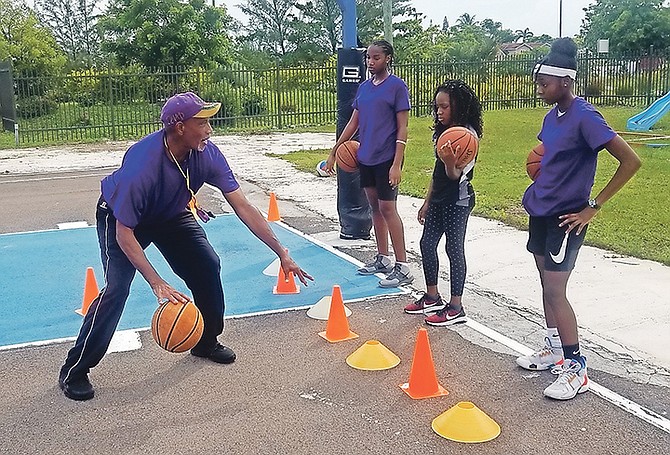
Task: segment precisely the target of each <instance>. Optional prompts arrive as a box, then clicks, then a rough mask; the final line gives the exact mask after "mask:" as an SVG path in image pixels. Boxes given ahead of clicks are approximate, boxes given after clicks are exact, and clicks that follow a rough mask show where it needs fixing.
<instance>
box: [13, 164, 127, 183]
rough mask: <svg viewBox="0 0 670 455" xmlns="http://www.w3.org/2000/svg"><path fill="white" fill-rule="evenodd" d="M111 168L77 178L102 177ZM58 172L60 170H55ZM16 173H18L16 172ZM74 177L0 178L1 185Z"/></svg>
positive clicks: (70, 177)
mask: <svg viewBox="0 0 670 455" xmlns="http://www.w3.org/2000/svg"><path fill="white" fill-rule="evenodd" d="M109 169H115V168H114V167H109V168H107V171H106V172H100V173H96V174H84V175H77V178H85V177H100V176H106V175H108V174H109ZM55 172H58V171H55ZM62 172H71V171H62ZM14 175H16V174H14ZM72 178H73V177H72V176H71V175H63V176H57V177H35V178H24V179H16V180H13V179H8V180H0V185H1V184H3V183H25V182H41V181H44V180H47V181H48V180H70V179H72Z"/></svg>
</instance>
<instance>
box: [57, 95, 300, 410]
mask: <svg viewBox="0 0 670 455" xmlns="http://www.w3.org/2000/svg"><path fill="white" fill-rule="evenodd" d="M220 107H221V104H220V103H205V102H204V101H203V100H201V99H200V98H199V97H198V96H197V95H195V94H194V93H191V92H187V93H179V94H176V95H174V96H173V97H171V98H170V99H168V100H167V102H166V103H165V105H164V106H163V108H162V111H161V121H162V123H163V125H164V128H162V129H161V130H159V131H157V132H155V133H152V134H150V135H148V136H146V137H144V138H143V139H141V140H140V141H138V142H137V143H136V144H134V145H133V146H131V147H130V148H129V149H128V151H127V152H126V154H125V156H124V158H123V162H122V164H121V167H120V168H119V169H117V170H116V171H115V172H113V173H112V174H111V175H109V176H107V177H105V178H104V179H103V180H102V184H101V190H102V191H101V192H102V194H101V196H100V199H99V201H98V204H97V209H96V220H97V232H98V241H99V244H100V251H101V258H102V265H103V269H104V273H105V284H104V287H103V288H102V290H101V291H100V294H99V295H98V296H97V297H96V298H95V300H94V301H93V302H92V303H91V306H90V308H89V310H88V312H87V313H86V316H85V318H84V322H83V324H82V327H81V329H80V332H79V336H78V337H77V341H76V342H75V345H74V347H73V348H72V349H71V350H70V352H69V353H68V356H67V359H66V360H65V364H64V365H63V367H62V368H61V370H60V376H59V385H60V387H61V389H62V390H63V393H64V394H65V396H66V397H68V398H71V399H73V400H88V399H91V398H93V395H94V391H93V386H92V385H91V382H90V381H89V379H88V373H89V371H90V369H91V368H92V367H94V366H96V365H97V364H98V363H99V362H100V360H102V357H103V356H104V354H105V352H106V351H107V348H108V346H109V343H110V341H111V339H112V335H113V334H114V331H115V330H116V327H117V325H118V323H119V319H120V318H121V313H122V312H123V308H124V306H125V302H126V300H127V298H128V294H129V292H130V285H131V283H132V281H133V278H134V276H135V271H136V270H137V271H139V272H140V274H141V275H142V277H144V279H145V280H146V281H147V283H149V285H150V286H151V289H152V290H153V292H154V294H155V295H156V298H157V299H158V302H159V303H165V302H172V303H179V302H188V301H189V300H191V299H190V297H189V296H188V295H186V294H184V293H182V292H181V291H179V290H177V289H176V288H175V287H173V286H172V285H170V284H169V283H168V282H166V281H165V280H164V279H163V278H161V277H160V276H159V275H158V273H157V272H156V270H155V268H154V267H153V266H152V265H151V263H150V262H149V260H148V259H147V257H146V255H145V254H144V249H145V248H146V247H147V246H149V245H150V244H151V243H154V244H155V245H156V247H157V248H158V250H159V251H160V252H161V253H162V254H163V256H164V257H165V259H166V260H167V262H168V264H170V267H171V268H172V270H173V271H174V272H175V273H176V274H177V275H178V276H179V277H180V278H182V279H183V280H184V282H185V283H186V286H187V287H188V288H189V290H190V291H191V293H192V294H193V301H194V303H195V304H196V306H197V307H198V308H199V309H200V312H201V313H202V316H203V319H204V331H203V334H202V337H201V339H200V341H199V343H198V344H197V345H196V346H195V347H194V348H193V349H192V350H191V354H193V355H194V356H197V357H204V358H207V359H209V360H212V361H214V362H217V363H232V362H233V361H235V357H236V356H235V353H234V352H233V350H232V349H230V348H228V347H226V346H223V345H222V344H220V343H219V342H218V340H217V337H218V335H220V334H221V333H222V332H223V315H224V296H223V287H222V283H221V275H220V272H221V265H220V259H219V257H218V255H217V254H216V252H215V251H214V249H213V248H212V246H211V244H210V243H209V241H208V240H207V236H206V235H205V231H204V230H203V228H202V226H201V225H200V224H198V221H197V220H196V218H200V220H201V221H203V222H206V221H208V220H209V218H210V217H212V216H213V214H212V213H211V212H208V211H206V210H203V209H202V208H201V207H200V206H199V205H198V202H197V200H196V198H195V194H196V193H197V192H198V190H199V189H200V188H201V187H202V186H203V184H204V183H209V184H210V185H213V186H215V187H217V188H219V189H220V190H221V192H222V193H223V195H224V197H225V198H226V200H227V201H228V203H229V204H230V206H231V207H232V208H233V210H234V211H235V214H236V215H237V216H238V217H239V218H240V219H241V220H242V222H243V223H244V224H245V225H246V226H247V227H248V228H249V229H250V230H251V232H252V233H253V234H254V235H255V236H256V237H258V238H259V239H260V240H261V241H262V242H263V243H265V244H266V245H268V247H270V248H271V249H272V250H273V251H274V252H275V253H276V254H277V256H279V258H280V260H281V266H282V268H283V269H284V271H285V272H286V273H287V274H288V273H289V272H292V273H293V274H294V275H295V276H297V277H298V279H299V280H300V281H301V282H302V283H303V284H304V285H307V280H311V279H312V277H311V276H310V275H308V274H307V273H306V272H305V271H303V270H302V269H301V268H300V267H299V266H298V265H297V264H296V263H295V262H294V261H293V259H291V257H290V256H289V255H288V253H287V251H286V249H285V248H284V247H283V246H282V245H281V243H280V242H279V241H278V240H277V238H276V237H275V235H274V233H273V232H272V229H270V226H269V225H268V223H267V221H266V220H265V218H264V217H263V215H262V214H261V213H260V212H259V211H258V209H256V207H254V206H253V205H251V204H250V203H249V201H248V200H247V198H246V196H245V195H244V193H243V192H242V190H241V188H240V185H239V184H238V182H237V181H236V179H235V176H234V175H233V172H232V170H231V169H230V167H229V165H228V162H227V161H226V158H225V157H224V156H223V154H222V153H221V151H220V150H219V149H218V147H217V146H216V145H214V144H213V143H212V142H210V141H209V137H210V135H211V133H212V127H211V126H210V123H209V118H210V117H212V116H214V115H215V114H216V113H217V112H218V111H219V109H220Z"/></svg>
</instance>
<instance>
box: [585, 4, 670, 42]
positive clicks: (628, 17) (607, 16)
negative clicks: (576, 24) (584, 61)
mask: <svg viewBox="0 0 670 455" xmlns="http://www.w3.org/2000/svg"><path fill="white" fill-rule="evenodd" d="M663 4H664V2H663V0H597V1H596V2H595V3H594V4H592V5H590V6H589V7H587V8H584V11H585V12H586V15H585V17H584V20H583V22H582V28H581V35H582V37H583V39H584V44H585V45H586V47H587V48H588V49H592V50H594V49H595V48H596V43H597V41H598V40H599V39H609V42H610V52H611V53H612V54H613V55H622V54H627V53H639V52H645V51H648V50H649V49H650V46H654V49H657V50H668V49H670V41H668V36H670V9H669V8H667V7H664V6H663Z"/></svg>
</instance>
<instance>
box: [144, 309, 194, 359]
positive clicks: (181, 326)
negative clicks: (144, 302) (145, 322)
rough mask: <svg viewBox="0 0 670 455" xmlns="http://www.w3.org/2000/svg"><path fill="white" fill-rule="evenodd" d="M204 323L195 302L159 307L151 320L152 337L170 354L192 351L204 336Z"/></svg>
mask: <svg viewBox="0 0 670 455" xmlns="http://www.w3.org/2000/svg"><path fill="white" fill-rule="evenodd" d="M203 329H204V323H203V320H202V315H201V314H200V310H198V307H196V306H195V304H194V303H193V302H188V303H178V304H176V305H175V304H174V303H171V302H168V303H164V304H163V305H161V306H159V307H158V308H157V309H156V311H155V312H154V316H153V318H151V335H153V337H154V340H155V341H156V343H158V346H160V347H161V348H163V349H165V350H166V351H170V352H184V351H188V350H189V349H192V348H193V347H194V346H195V345H196V344H198V341H200V337H201V336H202V331H203Z"/></svg>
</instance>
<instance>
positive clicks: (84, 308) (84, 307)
mask: <svg viewBox="0 0 670 455" xmlns="http://www.w3.org/2000/svg"><path fill="white" fill-rule="evenodd" d="M99 293H100V290H99V289H98V283H96V281H95V273H94V272H93V267H88V268H87V269H86V281H85V282H84V298H83V299H82V302H81V308H80V309H78V310H74V312H75V313H77V314H79V315H81V316H86V313H87V312H88V308H89V307H90V306H91V303H93V300H95V298H96V297H97V296H98V294H99Z"/></svg>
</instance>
